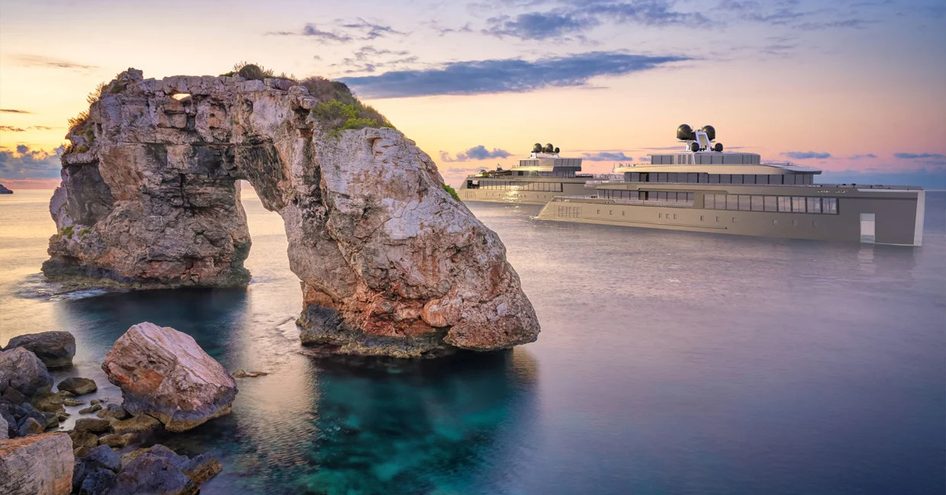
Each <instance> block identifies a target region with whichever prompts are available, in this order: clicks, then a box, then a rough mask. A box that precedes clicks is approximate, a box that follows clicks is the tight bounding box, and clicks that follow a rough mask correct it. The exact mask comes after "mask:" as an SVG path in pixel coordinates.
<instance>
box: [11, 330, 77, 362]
mask: <svg viewBox="0 0 946 495" xmlns="http://www.w3.org/2000/svg"><path fill="white" fill-rule="evenodd" d="M16 347H22V348H24V349H29V350H30V351H32V352H33V354H36V357H38V358H39V359H40V360H41V361H42V362H43V364H45V365H46V367H47V368H68V367H70V366H72V357H73V356H75V355H76V338H75V337H73V336H72V334H71V333H69V332H59V331H50V332H40V333H30V334H26V335H18V336H16V337H13V338H12V339H10V342H9V343H7V347H6V348H7V349H8V350H9V349H13V348H16Z"/></svg>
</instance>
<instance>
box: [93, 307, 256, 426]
mask: <svg viewBox="0 0 946 495" xmlns="http://www.w3.org/2000/svg"><path fill="white" fill-rule="evenodd" d="M102 369H103V370H104V371H105V374H106V376H107V377H108V379H109V381H110V382H112V383H114V384H115V385H117V386H118V387H119V388H121V389H122V395H123V397H124V403H123V407H124V409H125V410H126V411H127V412H128V413H130V414H132V415H135V414H147V415H149V416H152V417H154V418H156V419H158V421H160V422H161V423H162V424H164V427H165V428H166V429H167V430H168V431H184V430H189V429H191V428H194V427H195V426H198V425H200V424H203V423H204V422H206V421H208V420H210V419H213V418H216V417H218V416H223V415H225V414H229V413H230V404H231V403H232V402H233V398H234V397H236V393H237V387H236V382H235V381H234V380H233V377H232V376H230V374H229V373H227V371H226V370H225V369H224V368H223V366H221V365H220V363H218V362H217V361H215V360H214V359H213V358H212V357H210V356H209V355H207V353H206V352H204V350H203V349H201V348H200V346H199V345H197V342H196V341H194V338H193V337H191V336H190V335H187V334H186V333H182V332H178V331H177V330H175V329H173V328H170V327H159V326H157V325H155V324H153V323H148V322H144V323H139V324H137V325H134V326H132V327H131V328H129V329H128V331H126V332H125V334H124V335H122V336H121V337H120V338H119V339H118V340H117V341H116V342H115V345H114V346H112V348H111V349H110V350H109V351H108V354H106V355H105V361H104V362H103V363H102Z"/></svg>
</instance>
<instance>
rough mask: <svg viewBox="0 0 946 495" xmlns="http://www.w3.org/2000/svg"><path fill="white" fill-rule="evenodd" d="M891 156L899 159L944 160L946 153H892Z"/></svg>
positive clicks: (945, 159)
mask: <svg viewBox="0 0 946 495" xmlns="http://www.w3.org/2000/svg"><path fill="white" fill-rule="evenodd" d="M893 156H894V157H896V158H899V159H901V160H923V161H934V162H941V161H946V155H944V154H942V153H894V154H893Z"/></svg>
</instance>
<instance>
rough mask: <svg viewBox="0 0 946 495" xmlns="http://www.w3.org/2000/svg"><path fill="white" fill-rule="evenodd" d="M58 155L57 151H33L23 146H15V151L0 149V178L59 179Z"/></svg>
mask: <svg viewBox="0 0 946 495" xmlns="http://www.w3.org/2000/svg"><path fill="white" fill-rule="evenodd" d="M58 153H59V150H53V151H43V150H34V149H31V148H30V147H29V146H27V145H25V144H20V145H17V147H16V149H15V150H10V149H0V177H4V178H11V179H16V178H21V179H22V178H53V177H59V170H60V168H61V166H60V163H59V154H58Z"/></svg>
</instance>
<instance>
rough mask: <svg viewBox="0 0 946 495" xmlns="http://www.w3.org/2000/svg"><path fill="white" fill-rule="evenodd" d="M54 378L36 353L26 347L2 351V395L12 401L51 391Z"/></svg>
mask: <svg viewBox="0 0 946 495" xmlns="http://www.w3.org/2000/svg"><path fill="white" fill-rule="evenodd" d="M52 385H53V379H52V377H51V376H50V375H49V371H48V370H47V369H46V366H44V365H43V362H42V361H40V359H39V358H38V357H36V354H33V353H32V352H30V351H29V350H28V349H26V348H24V347H14V348H12V349H8V350H6V351H0V396H3V397H7V398H10V397H11V395H17V398H16V399H12V398H11V400H10V402H14V403H17V402H22V401H23V400H24V398H28V397H32V396H34V395H37V394H41V393H44V392H49V389H50V388H51V387H52Z"/></svg>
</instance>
